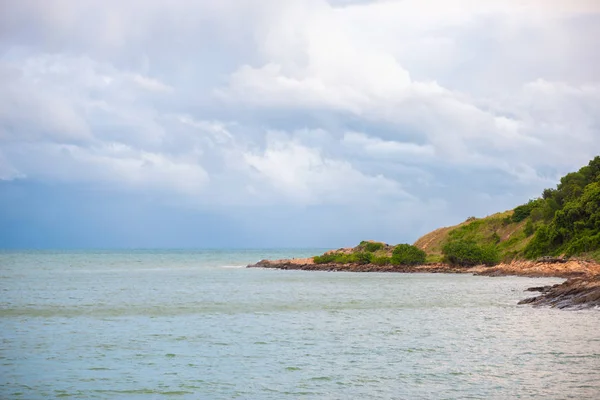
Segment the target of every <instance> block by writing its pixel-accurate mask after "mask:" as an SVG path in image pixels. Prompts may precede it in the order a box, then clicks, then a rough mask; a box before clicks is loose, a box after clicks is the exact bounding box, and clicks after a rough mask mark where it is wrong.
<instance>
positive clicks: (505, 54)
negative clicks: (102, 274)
mask: <svg viewBox="0 0 600 400" xmlns="http://www.w3.org/2000/svg"><path fill="white" fill-rule="evenodd" d="M598 49H600V2H598V1H595V0H501V1H496V0H488V1H474V0H396V1H395V0H387V1H384V0H381V1H360V0H356V1H350V0H329V1H326V0H285V1H281V0H220V1H214V0H194V1H192V0H177V1H167V0H128V1H123V0H102V1H100V0H79V1H72V0H20V1H11V0H0V248H161V247H169V248H224V247H239V248H256V247H262V248H267V247H331V248H333V247H341V246H352V245H355V244H356V243H357V242H359V241H360V240H368V239H373V240H381V241H384V242H387V243H402V242H408V243H412V242H414V241H415V240H416V239H417V238H418V237H419V236H420V235H422V234H424V233H427V232H428V231H431V230H433V229H436V228H438V227H441V226H449V225H453V224H456V223H459V222H462V221H464V220H465V219H466V218H468V217H470V216H477V217H482V216H486V215H489V214H492V213H495V212H498V211H503V210H507V209H512V208H514V207H515V206H517V205H519V204H522V203H524V202H526V201H527V200H528V199H530V198H534V197H537V196H539V194H540V193H541V191H542V190H543V189H544V188H546V187H554V186H555V185H556V184H557V183H558V180H559V179H560V177H561V176H563V175H564V174H565V173H567V172H570V171H573V170H576V169H578V168H579V167H581V166H583V165H585V164H587V162H588V161H589V160H590V159H591V158H593V157H594V156H596V155H598V154H600V67H599V66H600V52H598Z"/></svg>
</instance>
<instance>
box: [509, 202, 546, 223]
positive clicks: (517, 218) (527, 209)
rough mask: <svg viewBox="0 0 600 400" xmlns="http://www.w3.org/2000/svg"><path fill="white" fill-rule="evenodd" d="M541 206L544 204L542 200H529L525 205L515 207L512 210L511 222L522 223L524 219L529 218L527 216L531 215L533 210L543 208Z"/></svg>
mask: <svg viewBox="0 0 600 400" xmlns="http://www.w3.org/2000/svg"><path fill="white" fill-rule="evenodd" d="M543 204H544V200H543V199H535V200H529V201H528V202H527V204H523V205H520V206H518V207H516V208H515V210H514V213H513V215H512V221H513V222H521V221H523V220H524V219H525V218H527V217H529V215H530V214H531V211H533V210H534V209H535V208H538V207H541V206H543Z"/></svg>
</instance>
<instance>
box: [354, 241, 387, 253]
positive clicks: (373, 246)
mask: <svg viewBox="0 0 600 400" xmlns="http://www.w3.org/2000/svg"><path fill="white" fill-rule="evenodd" d="M358 247H359V248H361V249H362V250H364V251H368V252H369V253H375V252H376V251H377V250H382V249H383V248H384V247H385V245H384V244H383V243H381V242H367V241H362V242H360V244H359V245H358Z"/></svg>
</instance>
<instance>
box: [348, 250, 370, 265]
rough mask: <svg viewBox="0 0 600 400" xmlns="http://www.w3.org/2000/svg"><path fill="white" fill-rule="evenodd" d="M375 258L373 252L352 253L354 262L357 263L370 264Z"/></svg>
mask: <svg viewBox="0 0 600 400" xmlns="http://www.w3.org/2000/svg"><path fill="white" fill-rule="evenodd" d="M371 260H373V253H369V252H367V251H359V252H356V253H353V254H352V262H355V263H356V264H369V263H370V262H371Z"/></svg>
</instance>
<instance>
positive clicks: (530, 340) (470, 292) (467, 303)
mask: <svg viewBox="0 0 600 400" xmlns="http://www.w3.org/2000/svg"><path fill="white" fill-rule="evenodd" d="M319 252H321V251H320V250H315V249H307V250H278V251H270V250H264V251H258V250H253V251H239V250H238V251H225V250H221V251H196V252H190V251H123V252H111V251H105V252H3V253H0V290H1V293H2V296H1V297H0V340H1V343H2V345H1V347H0V398H3V399H4V398H7V399H11V398H23V399H46V398H59V397H71V398H82V399H84V398H85V399H88V398H92V399H93V398H97V399H107V398H115V399H129V398H140V399H157V398H165V399H167V398H181V399H198V398H202V399H231V398H240V399H282V398H289V399H295V398H298V397H303V398H309V399H311V398H314V399H344V398H373V399H390V398H395V399H428V398H431V399H458V398H472V399H490V398H491V399H507V398H522V399H528V398H552V399H563V398H564V399H566V398H573V399H597V398H600V333H599V332H600V329H599V328H600V312H598V311H594V310H591V311H577V312H574V311H559V310H553V309H543V308H542V309H534V308H531V307H529V306H517V305H516V303H517V301H518V300H520V299H522V298H524V297H527V296H529V295H530V294H528V293H524V292H523V290H524V289H525V288H527V287H529V286H539V285H544V284H549V283H557V282H560V281H561V280H560V279H548V278H545V279H531V278H519V277H502V278H489V277H475V276H468V275H446V274H385V273H358V274H356V273H341V272H336V273H329V272H307V271H276V270H263V269H245V268H236V267H237V266H241V265H245V264H247V263H250V262H256V261H258V260H260V259H262V258H267V257H268V258H279V257H290V256H305V255H310V254H315V253H319Z"/></svg>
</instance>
